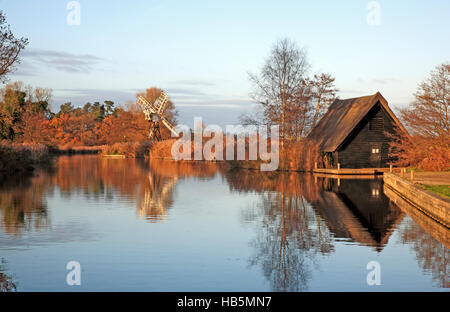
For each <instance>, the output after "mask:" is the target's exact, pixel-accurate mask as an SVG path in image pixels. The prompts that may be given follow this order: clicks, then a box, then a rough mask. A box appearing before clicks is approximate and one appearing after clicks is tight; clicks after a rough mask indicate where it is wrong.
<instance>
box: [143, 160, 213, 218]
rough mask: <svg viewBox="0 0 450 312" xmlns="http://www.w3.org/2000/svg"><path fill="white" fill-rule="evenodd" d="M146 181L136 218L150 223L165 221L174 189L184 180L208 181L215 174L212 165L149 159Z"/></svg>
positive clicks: (171, 202) (172, 199)
mask: <svg viewBox="0 0 450 312" xmlns="http://www.w3.org/2000/svg"><path fill="white" fill-rule="evenodd" d="M148 164H149V168H148V174H147V177H148V180H147V182H146V183H144V184H143V194H141V196H140V197H139V200H138V216H139V217H140V218H143V219H146V220H148V221H151V222H156V221H163V220H166V219H167V210H168V209H169V208H170V207H171V206H172V205H173V202H174V194H175V188H176V185H177V183H178V181H179V180H183V179H186V178H197V179H209V178H213V177H214V176H215V175H216V174H217V166H216V164H214V163H195V162H177V161H167V160H158V159H150V160H149V162H148Z"/></svg>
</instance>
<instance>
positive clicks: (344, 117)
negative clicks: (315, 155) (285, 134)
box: [308, 92, 406, 152]
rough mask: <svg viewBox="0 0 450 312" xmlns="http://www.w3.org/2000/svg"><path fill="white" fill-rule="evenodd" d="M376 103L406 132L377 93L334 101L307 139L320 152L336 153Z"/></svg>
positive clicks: (384, 100)
mask: <svg viewBox="0 0 450 312" xmlns="http://www.w3.org/2000/svg"><path fill="white" fill-rule="evenodd" d="M377 103H380V104H381V107H382V108H383V109H384V110H385V111H386V112H387V113H388V115H389V116H390V117H391V118H392V120H393V121H394V122H395V124H396V125H397V126H398V127H399V128H400V129H402V130H403V131H405V132H406V130H405V128H404V127H403V126H402V124H401V123H400V121H399V120H398V119H397V117H396V116H395V115H394V113H393V112H392V111H391V109H390V108H389V106H388V103H387V101H386V99H385V98H384V97H383V96H382V95H381V93H380V92H377V93H375V94H373V95H369V96H362V97H358V98H352V99H345V100H339V99H337V100H335V101H334V102H333V104H331V105H330V107H329V108H328V111H327V112H326V113H325V115H324V116H323V117H322V119H320V121H319V123H318V124H317V125H316V126H315V127H314V128H313V129H312V130H311V132H310V133H309V135H308V139H311V140H312V141H314V142H316V143H318V144H319V150H320V151H323V152H334V151H336V150H337V149H338V148H339V147H340V146H341V145H342V143H343V142H344V141H345V139H346V138H347V137H348V136H349V135H350V133H351V132H352V130H353V129H354V128H355V127H356V126H357V125H358V124H359V123H360V122H361V120H362V119H363V118H364V117H365V116H366V115H367V114H368V113H369V111H370V110H371V109H372V107H374V106H375V105H376V104H377Z"/></svg>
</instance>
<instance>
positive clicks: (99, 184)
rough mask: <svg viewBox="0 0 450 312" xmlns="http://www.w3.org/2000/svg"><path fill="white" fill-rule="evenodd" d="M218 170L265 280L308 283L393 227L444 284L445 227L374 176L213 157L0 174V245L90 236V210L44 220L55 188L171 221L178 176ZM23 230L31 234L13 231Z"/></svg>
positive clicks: (94, 160)
mask: <svg viewBox="0 0 450 312" xmlns="http://www.w3.org/2000/svg"><path fill="white" fill-rule="evenodd" d="M218 175H219V176H220V177H222V183H223V185H225V186H228V188H229V194H227V196H228V195H231V196H230V197H232V198H233V201H232V203H234V204H236V205H240V204H241V203H245V205H244V206H243V207H241V220H240V221H241V223H242V224H243V225H244V226H248V227H250V228H251V232H252V237H251V238H249V239H250V242H249V246H250V249H251V250H250V254H251V256H250V258H249V259H248V263H249V264H250V266H251V267H254V268H257V269H258V270H260V271H261V272H262V274H263V275H264V277H265V278H266V279H267V281H268V282H269V284H270V288H271V289H272V290H276V291H303V290H308V288H309V285H310V284H311V283H310V282H311V280H312V279H313V273H314V272H315V271H317V269H318V268H319V267H320V264H321V259H323V257H324V256H330V257H331V256H334V255H335V251H336V249H337V245H338V244H340V243H342V242H344V244H346V245H354V244H357V245H361V246H366V247H368V248H366V249H370V250H371V251H376V252H377V253H382V252H383V251H384V248H385V246H386V245H387V244H388V243H390V241H392V239H391V238H392V234H393V232H394V231H396V232H397V234H398V236H397V237H399V239H400V242H397V243H400V244H402V245H408V246H410V247H411V250H412V251H413V252H414V254H415V255H416V259H417V262H418V263H419V265H420V266H421V267H422V269H423V270H424V271H425V272H427V273H429V274H431V275H432V276H433V279H434V281H435V283H436V284H437V285H438V286H440V287H449V286H450V285H449V279H448V271H449V261H448V259H449V249H448V248H449V246H450V236H449V235H450V231H449V230H448V229H447V228H445V227H442V226H440V225H438V224H437V223H436V222H434V221H433V220H430V219H429V218H428V217H426V216H423V215H422V214H420V213H418V212H417V210H415V209H413V208H411V207H410V206H409V205H404V204H403V203H402V202H401V201H400V200H399V199H397V198H395V197H394V195H395V194H394V195H392V194H389V192H388V191H386V190H383V182H382V180H381V179H374V178H366V179H354V178H353V179H334V178H330V177H318V176H313V175H310V174H300V173H279V172H260V171H255V170H228V169H227V168H226V167H224V166H219V165H216V164H215V163H195V162H194V163H187V162H172V161H163V160H150V161H148V160H134V159H105V158H100V157H97V156H86V155H83V156H72V157H66V156H62V157H59V158H58V160H57V166H56V168H55V170H42V171H37V172H36V174H35V176H33V177H28V178H20V177H15V178H12V179H8V180H3V182H2V183H1V184H0V220H1V228H3V232H5V233H6V234H9V235H10V236H12V237H13V238H14V239H13V240H12V239H10V238H9V237H6V238H5V237H2V236H0V246H3V247H5V246H10V247H18V246H19V247H21V246H29V245H33V246H37V245H39V244H41V243H45V244H50V243H62V242H70V241H77V242H86V241H92V240H93V237H97V236H96V235H97V234H96V233H95V230H96V224H95V223H94V222H95V220H94V221H93V223H92V224H90V220H88V219H85V220H84V223H80V220H74V221H73V220H72V221H73V222H70V220H63V221H62V222H59V223H58V224H56V225H54V226H52V227H50V223H51V218H50V216H49V215H51V214H50V213H49V208H48V200H49V198H51V197H52V196H60V197H62V200H63V202H64V200H66V199H71V198H75V199H77V200H80V199H81V200H82V204H83V205H84V203H85V202H86V203H87V202H89V203H92V202H93V203H101V204H103V203H107V204H108V205H109V204H112V203H116V202H118V203H121V204H123V203H125V204H126V205H125V206H131V207H135V209H136V215H137V217H138V218H140V219H144V220H146V221H148V222H161V221H165V222H170V221H171V219H170V215H171V213H173V212H174V211H176V210H175V208H176V207H177V203H179V202H180V201H182V200H183V199H182V198H179V197H177V196H176V195H177V189H180V188H182V186H183V185H184V184H185V183H184V182H188V183H194V184H195V183H200V182H209V181H211V180H212V179H214V178H215V177H217V176H218ZM217 180H218V179H216V180H214V181H217ZM208 187H210V188H215V187H217V186H216V185H215V184H212V183H211V184H209V185H208ZM248 195H251V196H248ZM205 196H208V194H205ZM249 198H250V199H251V200H248V199H249ZM206 199H207V198H206ZM244 199H245V200H244ZM132 209H133V208H132ZM192 211H194V213H195V209H193V210H192ZM131 213H132V214H133V213H134V212H133V211H132V212H131ZM406 215H408V216H409V217H405V216H406ZM196 217H198V218H202V217H203V216H202V215H199V216H196ZM173 220H174V219H172V221H173ZM211 220H213V221H211ZM208 222H218V223H220V222H221V220H217V221H216V220H214V219H209V221H208ZM140 224H145V225H148V226H149V227H150V226H153V225H152V224H148V223H147V222H141V223H140ZM42 229H47V230H48V231H42ZM30 231H33V235H29V236H27V235H25V236H23V237H20V236H21V235H20V234H21V233H22V232H30ZM44 232H45V233H44ZM176 234H177V233H176ZM245 239H247V238H245ZM205 252H209V251H205ZM4 272H5V270H4V269H2V267H1V265H0V289H6V290H14V289H15V287H16V286H15V284H14V282H13V280H12V279H11V277H10V275H6V273H4Z"/></svg>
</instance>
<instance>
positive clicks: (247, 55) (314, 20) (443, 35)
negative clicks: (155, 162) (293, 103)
mask: <svg viewBox="0 0 450 312" xmlns="http://www.w3.org/2000/svg"><path fill="white" fill-rule="evenodd" d="M68 2H69V1H65V0H55V1H50V0H41V1H31V0H0V8H1V9H2V10H3V11H4V13H5V14H6V16H7V20H8V22H9V23H10V24H11V27H12V30H13V32H14V33H15V34H16V35H18V36H26V37H28V38H29V40H30V44H29V46H28V47H27V49H26V51H25V52H24V55H23V62H22V64H21V65H20V66H19V68H18V71H17V73H15V74H14V75H11V80H21V81H23V82H24V83H26V84H31V85H33V86H41V87H46V88H52V89H53V91H54V100H53V103H52V105H53V107H54V108H55V109H56V108H57V107H58V106H59V105H60V104H62V103H64V102H66V101H71V102H73V103H74V104H76V105H81V104H84V103H85V102H87V101H91V102H93V101H103V100H106V99H111V100H114V101H115V102H116V103H117V102H119V103H122V104H124V103H125V102H126V101H132V100H134V94H135V93H136V92H137V91H140V90H143V89H145V88H147V87H151V86H158V87H161V88H163V89H165V90H166V91H167V92H168V93H169V95H170V96H171V98H172V99H173V101H174V103H175V105H176V106H177V108H178V110H179V111H180V118H179V119H180V121H181V122H183V123H189V124H191V123H192V118H193V116H203V117H204V119H205V122H207V123H209V124H210V123H218V124H221V125H224V124H230V123H236V122H237V116H239V115H240V114H241V113H242V112H243V111H244V110H245V109H249V108H250V106H251V105H252V104H251V103H252V101H251V99H250V97H249V93H250V91H251V84H250V83H249V81H248V75H247V73H248V72H256V71H258V69H259V68H260V67H261V65H262V64H263V63H264V60H265V59H266V58H267V56H268V54H269V52H270V49H271V46H272V45H273V43H274V42H275V41H276V40H277V39H279V38H284V37H288V38H290V39H292V40H295V41H296V42H297V43H298V45H299V46H302V47H305V48H306V49H307V51H308V56H309V59H310V62H311V63H312V71H311V73H312V74H313V73H316V72H329V73H331V74H333V75H334V76H335V77H336V85H337V87H338V88H339V89H340V92H339V96H340V97H341V98H346V97H356V96H362V95H367V94H372V93H375V92H376V91H380V92H381V93H382V94H383V95H384V96H385V97H386V99H387V100H388V102H389V103H390V105H391V106H392V107H393V108H394V109H395V108H398V107H401V106H403V105H407V104H408V103H409V102H410V101H411V100H412V96H413V93H414V91H415V90H416V88H417V85H418V84H419V83H420V82H421V81H422V80H423V79H424V78H426V77H427V76H428V74H429V72H430V70H432V69H433V68H434V67H435V66H436V65H438V64H440V63H443V62H446V61H450V40H449V37H450V36H449V34H450V19H449V18H448V16H449V13H450V1H445V0H435V1H411V0H410V1H403V0H395V1H393V0H391V1H377V2H378V3H379V5H380V24H379V25H376V26H373V25H369V24H368V23H367V21H366V18H367V15H368V14H370V10H368V9H367V8H366V6H367V4H368V3H369V1H356V0H348V1H324V0H319V1H195V0H193V1H166V0H150V1H143V0H134V1H114V0H110V1H106V0H79V1H78V2H79V3H80V6H81V11H80V13H81V15H80V16H81V19H80V21H81V23H80V25H79V26H70V25H68V24H67V21H66V20H67V15H68V14H69V12H70V11H69V10H67V8H66V6H67V3H68Z"/></svg>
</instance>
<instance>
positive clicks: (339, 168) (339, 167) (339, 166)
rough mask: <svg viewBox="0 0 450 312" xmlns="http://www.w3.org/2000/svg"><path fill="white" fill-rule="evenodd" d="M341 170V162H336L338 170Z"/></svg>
mask: <svg viewBox="0 0 450 312" xmlns="http://www.w3.org/2000/svg"><path fill="white" fill-rule="evenodd" d="M339 170H341V164H340V163H338V171H339Z"/></svg>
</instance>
